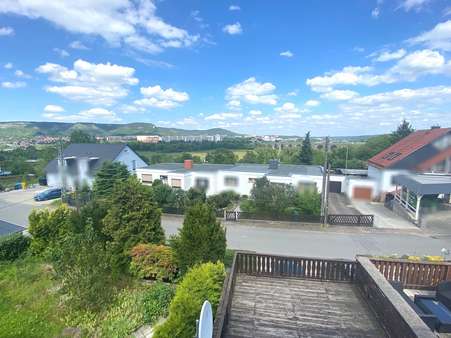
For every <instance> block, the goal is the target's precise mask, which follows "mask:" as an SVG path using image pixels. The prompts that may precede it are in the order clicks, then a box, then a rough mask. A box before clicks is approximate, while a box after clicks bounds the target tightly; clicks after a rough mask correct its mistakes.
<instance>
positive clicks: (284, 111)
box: [274, 102, 299, 114]
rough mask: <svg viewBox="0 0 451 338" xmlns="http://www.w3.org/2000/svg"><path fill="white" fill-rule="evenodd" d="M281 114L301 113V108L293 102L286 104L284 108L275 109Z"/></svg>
mask: <svg viewBox="0 0 451 338" xmlns="http://www.w3.org/2000/svg"><path fill="white" fill-rule="evenodd" d="M274 110H275V111H276V112H278V113H280V114H295V113H299V108H298V107H296V105H295V104H294V103H293V102H286V103H284V104H283V105H282V106H280V107H277V108H275V109H274Z"/></svg>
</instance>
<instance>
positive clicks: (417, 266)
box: [371, 259, 451, 289]
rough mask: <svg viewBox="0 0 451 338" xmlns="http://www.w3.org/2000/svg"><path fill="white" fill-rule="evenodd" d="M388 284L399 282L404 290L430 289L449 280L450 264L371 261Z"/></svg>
mask: <svg viewBox="0 0 451 338" xmlns="http://www.w3.org/2000/svg"><path fill="white" fill-rule="evenodd" d="M371 262H372V263H373V264H374V265H375V266H376V268H377V269H378V270H379V271H380V272H381V273H382V274H383V275H384V277H385V279H387V280H388V281H390V282H400V283H402V285H403V287H404V288H411V289H430V288H434V287H436V286H437V285H438V284H439V283H440V282H443V281H446V280H451V263H448V262H412V261H408V260H400V259H371Z"/></svg>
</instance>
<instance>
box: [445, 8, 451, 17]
mask: <svg viewBox="0 0 451 338" xmlns="http://www.w3.org/2000/svg"><path fill="white" fill-rule="evenodd" d="M448 15H451V6H449V7H446V8H445V9H444V10H443V16H448Z"/></svg>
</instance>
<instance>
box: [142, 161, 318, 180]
mask: <svg viewBox="0 0 451 338" xmlns="http://www.w3.org/2000/svg"><path fill="white" fill-rule="evenodd" d="M145 168H147V169H152V170H164V171H170V172H172V173H187V172H190V171H194V172H215V171H232V172H250V173H260V174H264V175H266V176H286V177H289V176H292V175H312V176H321V175H322V174H323V170H322V167H321V166H318V165H296V164H279V166H278V168H277V169H269V166H268V165H265V164H247V163H243V164H241V163H240V164H207V163H203V164H197V163H194V164H193V168H192V169H191V170H187V169H185V168H184V167H183V163H159V164H153V165H150V166H147V167H145Z"/></svg>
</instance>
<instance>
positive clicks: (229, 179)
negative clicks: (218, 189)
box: [224, 176, 238, 187]
mask: <svg viewBox="0 0 451 338" xmlns="http://www.w3.org/2000/svg"><path fill="white" fill-rule="evenodd" d="M224 185H225V186H226V187H237V186H238V177H236V176H226V177H224Z"/></svg>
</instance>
